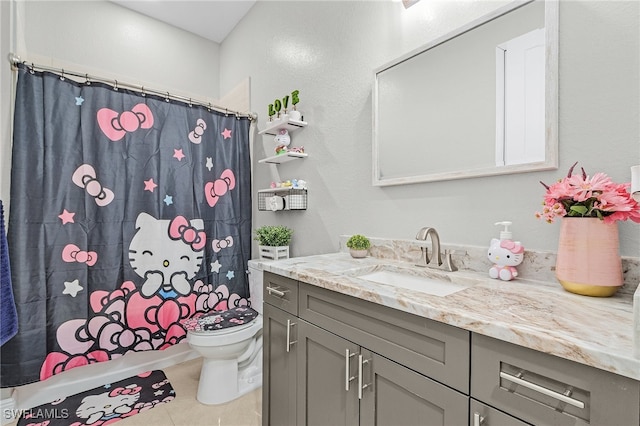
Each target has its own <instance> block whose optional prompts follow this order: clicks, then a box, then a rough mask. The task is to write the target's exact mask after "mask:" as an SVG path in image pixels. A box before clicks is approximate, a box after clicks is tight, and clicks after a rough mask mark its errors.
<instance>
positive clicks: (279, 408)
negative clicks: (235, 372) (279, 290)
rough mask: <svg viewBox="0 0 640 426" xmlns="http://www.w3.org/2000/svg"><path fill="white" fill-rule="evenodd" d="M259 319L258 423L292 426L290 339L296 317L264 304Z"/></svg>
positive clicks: (292, 349) (292, 347) (293, 376)
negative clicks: (260, 363)
mask: <svg viewBox="0 0 640 426" xmlns="http://www.w3.org/2000/svg"><path fill="white" fill-rule="evenodd" d="M263 321H264V327H263V333H264V334H263V336H264V337H263V339H264V347H263V366H262V367H263V370H262V389H263V395H262V424H263V425H264V426H268V425H271V426H288V425H291V426H293V425H295V424H296V350H297V347H296V344H293V345H292V344H291V341H295V340H296V332H297V330H296V326H292V325H291V324H292V323H293V324H295V323H296V322H297V321H298V319H297V318H296V317H294V316H293V315H291V314H288V313H286V312H285V311H282V310H280V309H278V308H275V307H273V306H271V305H269V304H267V303H265V304H264V316H263ZM287 321H289V324H287ZM287 327H288V328H289V341H287ZM287 347H288V348H289V351H287Z"/></svg>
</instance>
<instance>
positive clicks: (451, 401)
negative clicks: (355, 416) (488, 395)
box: [360, 349, 469, 426]
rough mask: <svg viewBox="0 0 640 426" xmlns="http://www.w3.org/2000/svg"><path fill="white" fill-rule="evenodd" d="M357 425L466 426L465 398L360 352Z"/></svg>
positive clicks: (467, 411)
mask: <svg viewBox="0 0 640 426" xmlns="http://www.w3.org/2000/svg"><path fill="white" fill-rule="evenodd" d="M361 352H362V355H363V358H364V360H365V361H366V364H364V366H363V369H362V370H363V387H364V389H363V391H362V400H361V401H360V424H361V425H372V426H373V425H393V426H403V425H407V426H415V425H429V426H431V425H466V424H467V422H468V418H469V398H468V397H467V396H466V395H463V394H461V393H459V392H457V391H455V390H453V389H451V388H448V387H446V386H444V385H441V384H440V383H438V382H435V381H433V380H431V379H429V378H427V377H425V376H423V375H421V374H418V373H416V372H415V371H413V370H410V369H408V368H406V367H403V366H402V365H400V364H396V363H395V362H393V361H390V360H388V359H387V358H384V357H382V356H380V355H378V354H376V353H374V352H371V351H369V350H366V349H362V351H361Z"/></svg>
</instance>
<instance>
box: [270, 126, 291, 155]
mask: <svg viewBox="0 0 640 426" xmlns="http://www.w3.org/2000/svg"><path fill="white" fill-rule="evenodd" d="M273 140H274V141H275V142H276V145H277V146H276V154H281V153H284V152H287V147H288V146H289V145H290V144H291V136H289V131H288V130H287V129H280V130H278V134H277V135H276V137H275V138H273Z"/></svg>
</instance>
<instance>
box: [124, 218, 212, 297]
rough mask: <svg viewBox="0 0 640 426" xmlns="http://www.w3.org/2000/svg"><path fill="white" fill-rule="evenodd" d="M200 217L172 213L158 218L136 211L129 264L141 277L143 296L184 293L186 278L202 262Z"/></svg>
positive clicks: (188, 289) (187, 286) (187, 288)
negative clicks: (164, 217)
mask: <svg viewBox="0 0 640 426" xmlns="http://www.w3.org/2000/svg"><path fill="white" fill-rule="evenodd" d="M203 228H204V222H203V220H202V219H193V220H191V221H189V220H187V219H186V218H184V217H183V216H176V217H175V218H174V219H172V220H160V219H156V218H155V217H153V216H151V215H149V214H147V213H140V214H139V215H138V218H137V219H136V230H137V232H136V234H135V235H134V236H133V239H132V240H131V244H130V245H129V261H130V263H131V267H132V268H133V270H134V271H135V272H136V274H138V275H139V276H140V277H143V278H144V279H145V281H144V283H143V284H142V287H141V288H140V292H141V293H142V295H143V296H144V297H152V296H153V295H155V294H158V295H159V296H160V297H162V298H163V299H167V298H175V297H177V296H178V295H182V296H184V295H187V294H189V293H190V292H191V284H189V280H191V279H192V278H193V277H195V276H196V273H197V272H198V271H199V270H200V267H201V266H202V258H203V255H204V252H203V250H204V247H205V245H206V239H207V237H206V234H205V232H204V230H203Z"/></svg>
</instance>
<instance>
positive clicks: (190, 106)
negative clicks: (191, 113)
mask: <svg viewBox="0 0 640 426" xmlns="http://www.w3.org/2000/svg"><path fill="white" fill-rule="evenodd" d="M192 107H193V104H192V103H191V98H189V108H192Z"/></svg>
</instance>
